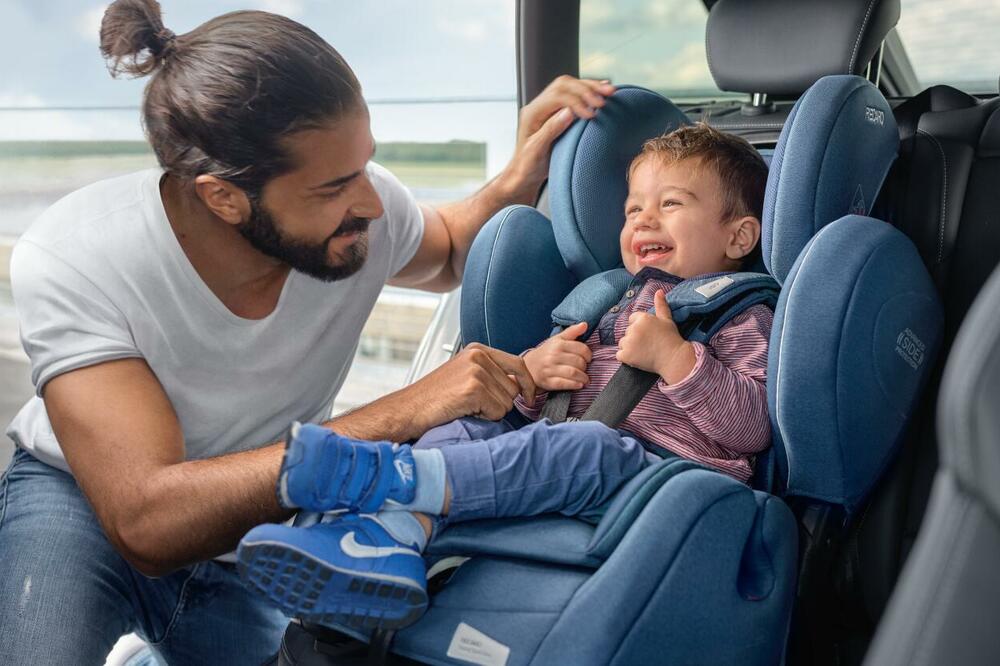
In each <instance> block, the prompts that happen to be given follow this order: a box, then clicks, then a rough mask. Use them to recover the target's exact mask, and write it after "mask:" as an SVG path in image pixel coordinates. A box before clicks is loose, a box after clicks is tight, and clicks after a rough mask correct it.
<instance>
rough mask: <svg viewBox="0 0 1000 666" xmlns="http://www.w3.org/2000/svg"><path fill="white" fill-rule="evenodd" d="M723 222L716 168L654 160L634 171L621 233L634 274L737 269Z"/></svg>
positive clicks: (627, 264) (688, 273) (625, 259)
mask: <svg viewBox="0 0 1000 666" xmlns="http://www.w3.org/2000/svg"><path fill="white" fill-rule="evenodd" d="M731 242H732V232H731V230H730V228H729V225H727V224H723V223H722V191H721V183H720V182H719V177H718V175H717V174H716V173H715V170H714V169H711V168H703V167H702V165H701V163H700V161H699V160H696V159H688V160H681V161H680V162H675V163H673V164H669V165H664V164H662V163H661V162H660V161H659V160H657V159H656V158H655V157H649V158H646V159H645V160H643V161H642V162H640V163H639V164H638V165H637V166H636V167H635V169H634V170H633V171H632V177H631V179H630V181H629V193H628V198H627V199H626V200H625V226H624V227H623V228H622V233H621V250H622V261H623V262H624V263H625V268H626V269H628V271H629V272H630V273H633V274H635V273H637V272H639V270H641V269H642V268H644V267H646V266H653V267H655V268H659V269H660V270H663V271H666V272H668V273H672V274H673V275H676V276H678V277H681V278H691V277H695V276H696V275H703V274H705V273H717V272H721V271H729V270H737V269H738V268H739V261H738V260H733V259H730V258H729V256H727V254H726V250H727V248H728V247H729V246H730V244H731Z"/></svg>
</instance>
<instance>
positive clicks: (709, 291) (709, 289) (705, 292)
mask: <svg viewBox="0 0 1000 666" xmlns="http://www.w3.org/2000/svg"><path fill="white" fill-rule="evenodd" d="M732 283H733V279H732V278H728V277H725V276H723V277H720V278H719V279H718V280H712V281H711V282H709V283H708V284H703V285H701V286H700V287H698V288H697V289H695V291H697V292H698V293H699V294H701V295H702V296H704V297H705V298H712V296H715V295H716V294H717V293H719V292H720V291H722V290H723V289H725V288H726V287H728V286H729V285H731V284H732Z"/></svg>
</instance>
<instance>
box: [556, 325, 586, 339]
mask: <svg viewBox="0 0 1000 666" xmlns="http://www.w3.org/2000/svg"><path fill="white" fill-rule="evenodd" d="M586 332H587V322H585V321H581V322H579V323H577V324H573V325H572V326H568V327H566V328H564V329H563V330H562V331H560V332H559V337H560V338H562V339H563V340H576V339H577V338H578V337H580V336H581V335H583V334H584V333H586Z"/></svg>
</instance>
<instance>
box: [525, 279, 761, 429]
mask: <svg viewBox="0 0 1000 666" xmlns="http://www.w3.org/2000/svg"><path fill="white" fill-rule="evenodd" d="M632 280H633V276H632V274H631V273H629V272H628V271H627V270H625V269H624V268H613V269H611V270H610V271H604V272H603V273H597V274H596V275H592V276H591V277H589V278H587V279H586V280H584V281H583V282H581V283H580V284H578V285H577V286H576V287H575V288H574V289H573V290H572V291H571V292H570V293H569V294H568V295H567V296H566V298H564V299H563V300H562V302H561V303H560V304H559V305H558V306H556V308H555V309H554V310H553V311H552V322H553V324H554V325H555V327H556V331H559V330H563V329H565V328H567V327H569V326H572V325H573V324H576V323H578V322H581V321H583V322H587V330H586V332H585V333H584V334H583V335H582V336H581V337H580V338H579V339H580V340H586V339H587V338H588V337H589V336H590V334H591V333H592V332H593V331H594V328H595V327H596V326H597V325H598V323H599V322H600V320H601V318H602V317H603V316H604V315H605V313H608V312H609V311H614V312H617V310H616V309H614V308H617V307H618V305H617V304H618V303H620V301H621V300H622V297H623V294H625V293H626V289H627V288H628V286H629V285H630V284H631V282H632ZM779 290H780V287H779V285H778V283H777V282H776V281H775V280H774V278H772V277H771V276H769V275H766V274H764V273H750V272H738V273H722V274H718V273H717V274H713V275H707V276H704V277H699V278H693V279H690V280H681V281H680V282H678V283H677V284H676V286H675V287H674V288H673V289H671V290H670V293H668V294H667V305H669V306H670V312H671V316H672V317H673V320H674V323H676V324H677V329H678V331H679V332H680V334H681V336H682V337H683V338H684V339H685V340H688V341H689V342H700V343H702V344H707V343H708V341H709V340H711V339H712V336H714V335H715V334H716V333H717V332H718V331H719V330H720V329H721V328H722V327H723V326H725V325H726V324H727V323H729V321H730V320H732V319H733V317H735V316H736V315H738V314H740V313H741V312H743V311H744V310H746V309H747V308H749V307H752V306H754V305H761V304H762V305H766V306H767V307H769V308H771V309H772V310H773V309H774V306H775V304H776V303H777V302H778V292H779ZM649 312H650V313H654V312H655V309H650V310H649ZM659 378H660V377H659V375H657V374H656V373H654V372H647V371H645V370H639V369H638V368H633V367H631V366H629V365H625V364H622V366H621V367H620V368H619V369H618V370H617V372H615V374H614V375H613V376H612V377H611V380H610V381H609V382H608V384H607V386H605V387H604V389H603V390H602V391H601V392H600V393H599V394H598V395H597V397H596V398H594V402H593V403H591V405H590V407H588V408H587V410H586V411H585V412H584V413H583V415H582V416H581V417H580V419H579V420H583V421H600V422H601V423H603V424H605V425H607V426H608V427H611V428H614V427H617V426H618V424H619V423H621V422H622V421H623V420H624V419H625V417H626V416H628V415H629V413H630V412H631V411H632V410H633V409H635V407H636V405H638V404H639V401H640V400H642V397H643V396H644V395H646V393H647V392H648V391H649V389H651V388H652V387H653V385H654V384H655V383H656V380H657V379H659ZM571 397H572V392H571V391H557V392H553V393H552V394H550V395H549V397H548V400H547V401H546V403H545V406H544V407H543V408H542V413H541V416H542V418H547V419H549V420H550V421H552V422H553V423H561V422H563V421H566V420H567V414H568V413H569V403H570V399H571Z"/></svg>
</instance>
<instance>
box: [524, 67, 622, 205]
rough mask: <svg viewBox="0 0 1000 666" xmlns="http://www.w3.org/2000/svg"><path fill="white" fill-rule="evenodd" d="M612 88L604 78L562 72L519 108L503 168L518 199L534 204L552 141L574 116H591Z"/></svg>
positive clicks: (547, 166) (542, 179)
mask: <svg viewBox="0 0 1000 666" xmlns="http://www.w3.org/2000/svg"><path fill="white" fill-rule="evenodd" d="M614 91H615V87H614V86H613V85H611V84H610V83H609V82H607V81H595V80H592V79H577V78H574V77H572V76H567V75H563V76H560V77H558V78H557V79H555V80H554V81H553V82H552V83H550V84H549V85H548V86H546V87H545V90H543V91H542V92H541V93H540V94H539V95H538V97H536V98H535V99H533V100H532V101H531V102H530V103H529V104H526V105H525V106H524V107H523V108H522V109H521V114H520V117H519V119H518V125H517V145H516V147H515V149H514V156H513V157H512V158H511V160H510V164H509V165H508V167H507V171H508V173H509V175H510V177H511V182H512V185H513V187H514V189H515V190H516V191H517V192H518V196H517V199H518V200H520V201H522V202H523V203H527V204H534V203H535V201H534V199H535V198H536V197H537V195H538V190H539V188H541V185H542V183H543V182H544V181H545V178H546V177H547V176H548V173H549V155H550V154H551V152H552V144H553V143H554V142H555V140H556V139H557V138H559V136H560V135H561V134H562V133H563V132H565V131H566V128H567V127H569V126H570V124H571V123H572V122H573V119H574V118H593V117H594V115H595V114H596V113H597V109H600V108H601V107H602V106H604V104H605V99H604V98H605V97H607V96H608V95H611V94H612V93H614Z"/></svg>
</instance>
